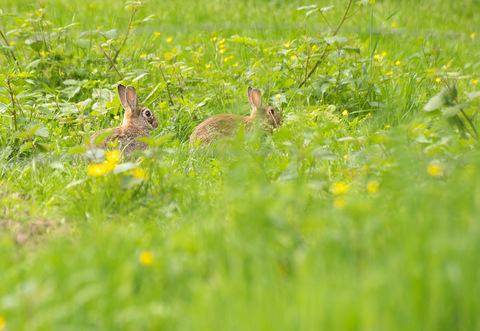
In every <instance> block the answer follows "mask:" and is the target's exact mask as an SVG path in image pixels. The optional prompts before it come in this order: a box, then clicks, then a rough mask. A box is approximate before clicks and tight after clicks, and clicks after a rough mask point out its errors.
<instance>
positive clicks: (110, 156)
mask: <svg viewBox="0 0 480 331" xmlns="http://www.w3.org/2000/svg"><path fill="white" fill-rule="evenodd" d="M121 157H122V154H121V153H120V151H119V150H116V149H114V150H113V151H108V152H105V159H106V160H107V162H110V163H117V162H118V161H120V158H121Z"/></svg>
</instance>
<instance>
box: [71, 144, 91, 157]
mask: <svg viewBox="0 0 480 331" xmlns="http://www.w3.org/2000/svg"><path fill="white" fill-rule="evenodd" d="M86 152H87V148H86V147H85V146H75V147H71V148H69V149H68V154H70V155H75V154H83V153H86Z"/></svg>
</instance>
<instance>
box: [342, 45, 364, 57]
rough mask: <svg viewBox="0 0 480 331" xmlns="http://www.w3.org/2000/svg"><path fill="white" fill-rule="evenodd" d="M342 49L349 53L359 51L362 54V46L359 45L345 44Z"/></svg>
mask: <svg viewBox="0 0 480 331" xmlns="http://www.w3.org/2000/svg"><path fill="white" fill-rule="evenodd" d="M342 49H343V50H344V51H345V52H347V53H357V54H358V55H360V48H358V47H351V46H343V47H342Z"/></svg>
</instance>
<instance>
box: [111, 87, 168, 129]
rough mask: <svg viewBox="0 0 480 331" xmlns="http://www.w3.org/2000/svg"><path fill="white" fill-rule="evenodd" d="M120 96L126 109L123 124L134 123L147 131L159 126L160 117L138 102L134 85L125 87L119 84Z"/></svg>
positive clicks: (130, 124) (129, 124)
mask: <svg viewBox="0 0 480 331" xmlns="http://www.w3.org/2000/svg"><path fill="white" fill-rule="evenodd" d="M118 96H119V98H120V102H121V103H122V106H123V108H124V109H125V116H124V117H123V123H122V126H124V127H126V126H132V125H133V126H136V127H138V128H140V129H142V130H145V131H147V132H148V131H152V130H154V129H156V128H157V127H158V119H157V118H156V117H155V115H153V112H152V111H151V110H150V109H148V108H147V107H143V106H140V105H139V104H138V96H137V90H135V88H134V87H133V86H130V85H129V86H127V87H125V86H123V85H122V84H119V85H118Z"/></svg>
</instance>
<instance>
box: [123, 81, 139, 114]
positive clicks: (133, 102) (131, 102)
mask: <svg viewBox="0 0 480 331" xmlns="http://www.w3.org/2000/svg"><path fill="white" fill-rule="evenodd" d="M125 97H126V101H127V104H128V106H129V107H130V110H131V111H132V113H135V112H136V111H137V101H138V97H137V90H135V87H133V86H130V85H128V86H127V89H126V91H125Z"/></svg>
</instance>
